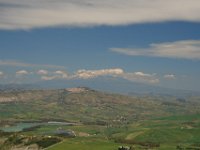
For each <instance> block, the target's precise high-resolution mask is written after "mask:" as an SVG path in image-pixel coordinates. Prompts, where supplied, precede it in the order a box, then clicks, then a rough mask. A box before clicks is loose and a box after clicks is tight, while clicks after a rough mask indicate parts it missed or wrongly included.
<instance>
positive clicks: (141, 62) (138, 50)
mask: <svg viewBox="0 0 200 150" xmlns="http://www.w3.org/2000/svg"><path fill="white" fill-rule="evenodd" d="M199 66H200V1H199V0H190V1H188V0H179V1H174V0H168V1H166V0H126V1H122V0H101V1H98V0H57V1H53V0H29V1H27V0H0V84H11V83H18V84H19V83H20V84H24V83H26V84H27V83H30V84H34V83H38V82H44V81H52V80H55V81H57V80H64V81H66V82H67V81H69V80H74V79H82V80H90V79H95V78H98V77H107V76H108V77H111V78H117V79H118V80H120V79H121V80H124V79H125V80H127V81H130V82H132V83H133V84H134V83H135V82H137V83H143V84H147V85H149V84H150V85H155V86H161V87H168V88H174V89H186V90H195V91H200V67H199Z"/></svg>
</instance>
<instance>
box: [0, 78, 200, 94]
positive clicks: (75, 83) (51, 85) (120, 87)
mask: <svg viewBox="0 0 200 150" xmlns="http://www.w3.org/2000/svg"><path fill="white" fill-rule="evenodd" d="M73 87H89V88H92V89H95V90H100V91H105V92H111V93H119V94H125V95H162V96H177V97H186V96H199V95H200V92H199V91H192V90H181V89H171V88H164V87H159V86H155V85H152V84H143V83H137V82H129V81H127V80H118V79H117V78H111V77H98V78H95V79H90V80H82V79H74V80H51V81H43V82H37V83H35V84H6V85H0V90H7V91H12V90H30V89H62V88H73Z"/></svg>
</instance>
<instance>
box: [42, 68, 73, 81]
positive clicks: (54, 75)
mask: <svg viewBox="0 0 200 150" xmlns="http://www.w3.org/2000/svg"><path fill="white" fill-rule="evenodd" d="M70 78H71V77H70V76H68V74H67V72H65V71H61V70H57V71H55V72H53V73H51V75H47V74H46V75H45V74H43V75H42V76H41V79H42V80H46V81H48V80H55V79H56V80H58V79H70Z"/></svg>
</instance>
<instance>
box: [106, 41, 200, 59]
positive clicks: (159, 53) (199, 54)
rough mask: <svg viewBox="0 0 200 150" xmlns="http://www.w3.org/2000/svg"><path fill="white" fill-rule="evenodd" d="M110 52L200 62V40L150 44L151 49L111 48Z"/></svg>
mask: <svg viewBox="0 0 200 150" xmlns="http://www.w3.org/2000/svg"><path fill="white" fill-rule="evenodd" d="M110 50H111V51H113V52H117V53H121V54H125V55H130V56H151V57H166V58H179V59H198V60H199V59H200V40H184V41H176V42H168V43H159V44H150V45H149V48H111V49H110Z"/></svg>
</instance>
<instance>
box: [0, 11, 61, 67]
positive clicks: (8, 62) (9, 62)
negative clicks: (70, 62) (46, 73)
mask: <svg viewBox="0 0 200 150" xmlns="http://www.w3.org/2000/svg"><path fill="white" fill-rule="evenodd" d="M0 8H1V7H0ZM0 66H11V67H44V68H55V69H56V68H57V69H63V68H65V67H64V66H57V65H44V64H30V63H26V62H20V61H14V60H0Z"/></svg>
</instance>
